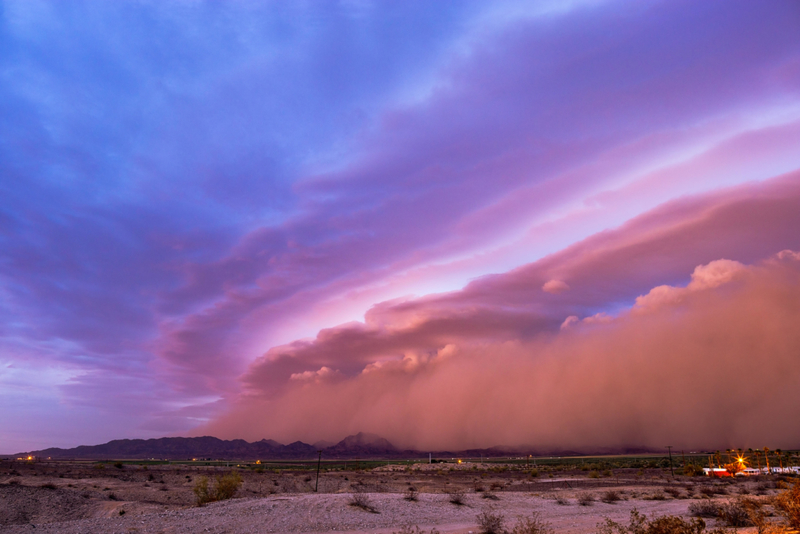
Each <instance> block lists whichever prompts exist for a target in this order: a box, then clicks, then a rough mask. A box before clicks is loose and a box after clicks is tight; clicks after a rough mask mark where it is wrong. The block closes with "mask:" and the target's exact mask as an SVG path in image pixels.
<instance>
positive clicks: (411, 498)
mask: <svg viewBox="0 0 800 534" xmlns="http://www.w3.org/2000/svg"><path fill="white" fill-rule="evenodd" d="M403 499H405V500H407V501H408V502H417V501H418V500H419V496H418V495H417V489H416V488H415V487H413V486H412V487H410V488H408V489H407V490H406V492H405V494H404V495H403Z"/></svg>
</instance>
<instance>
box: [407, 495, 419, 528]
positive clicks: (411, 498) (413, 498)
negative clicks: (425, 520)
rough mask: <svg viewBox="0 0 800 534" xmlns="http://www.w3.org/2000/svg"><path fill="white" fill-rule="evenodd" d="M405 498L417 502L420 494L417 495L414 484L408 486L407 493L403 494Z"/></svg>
mask: <svg viewBox="0 0 800 534" xmlns="http://www.w3.org/2000/svg"><path fill="white" fill-rule="evenodd" d="M403 498H404V499H405V500H407V501H409V502H417V501H418V500H419V496H418V495H417V490H416V488H414V487H413V486H411V487H410V488H408V489H407V490H406V492H405V494H404V495H403ZM418 528H419V527H418Z"/></svg>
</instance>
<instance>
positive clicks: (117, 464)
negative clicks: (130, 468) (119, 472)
mask: <svg viewBox="0 0 800 534" xmlns="http://www.w3.org/2000/svg"><path fill="white" fill-rule="evenodd" d="M114 467H116V468H117V469H122V462H116V463H114Z"/></svg>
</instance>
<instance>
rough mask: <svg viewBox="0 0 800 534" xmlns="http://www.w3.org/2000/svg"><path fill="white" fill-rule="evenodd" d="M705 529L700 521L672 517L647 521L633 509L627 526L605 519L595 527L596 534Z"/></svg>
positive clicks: (692, 533) (718, 532)
mask: <svg viewBox="0 0 800 534" xmlns="http://www.w3.org/2000/svg"><path fill="white" fill-rule="evenodd" d="M705 528H706V523H705V521H703V520H702V519H692V520H690V521H686V520H685V519H683V518H682V517H678V516H674V515H664V516H660V517H656V518H655V519H652V520H650V521H648V520H647V516H645V515H644V514H642V513H639V511H638V510H636V509H635V508H634V509H633V510H631V516H630V520H629V522H628V524H627V525H622V524H620V523H617V522H615V521H612V520H611V519H608V518H606V519H605V521H603V522H602V523H599V524H598V525H597V534H700V533H702V532H705V531H706V530H705ZM711 533H712V534H732V532H730V531H727V530H725V529H714V530H712V531H711Z"/></svg>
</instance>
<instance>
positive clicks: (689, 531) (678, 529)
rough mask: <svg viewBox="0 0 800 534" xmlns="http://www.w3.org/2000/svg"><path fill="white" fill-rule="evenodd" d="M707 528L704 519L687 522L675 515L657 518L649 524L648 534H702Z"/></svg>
mask: <svg viewBox="0 0 800 534" xmlns="http://www.w3.org/2000/svg"><path fill="white" fill-rule="evenodd" d="M705 528H706V523H705V521H703V520H702V519H692V520H690V521H686V520H685V519H683V518H682V517H678V516H675V515H664V516H661V517H657V518H655V519H653V520H652V521H649V522H648V523H647V530H646V532H647V534H700V533H701V532H703V531H704V530H705Z"/></svg>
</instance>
